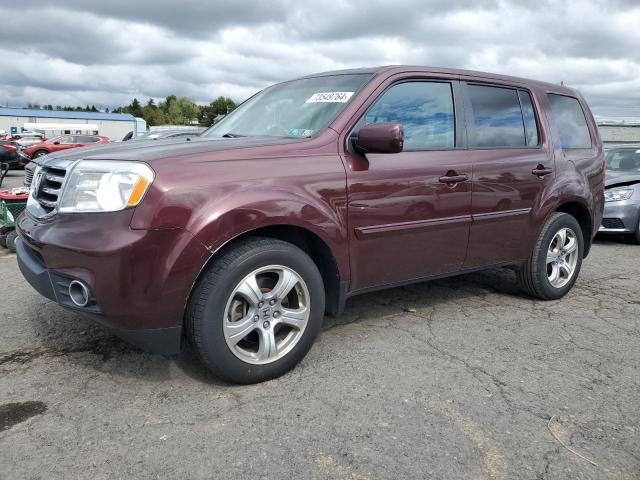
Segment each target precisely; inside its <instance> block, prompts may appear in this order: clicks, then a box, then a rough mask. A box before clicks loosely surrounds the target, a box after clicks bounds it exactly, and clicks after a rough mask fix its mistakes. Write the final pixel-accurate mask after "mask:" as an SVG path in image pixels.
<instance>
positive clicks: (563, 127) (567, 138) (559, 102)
mask: <svg viewBox="0 0 640 480" xmlns="http://www.w3.org/2000/svg"><path fill="white" fill-rule="evenodd" d="M548 97H549V104H550V105H551V116H552V117H553V121H554V123H555V124H556V127H557V128H558V133H559V134H560V142H561V143H562V148H563V149H565V150H570V149H572V148H591V135H590V134H589V127H587V120H586V118H585V117H584V112H583V111H582V107H581V106H580V102H578V100H577V99H575V98H573V97H567V96H564V95H556V94H553V93H550V94H548Z"/></svg>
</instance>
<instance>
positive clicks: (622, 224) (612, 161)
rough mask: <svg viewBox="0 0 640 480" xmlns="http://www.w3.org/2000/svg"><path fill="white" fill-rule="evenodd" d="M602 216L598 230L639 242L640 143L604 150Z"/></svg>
mask: <svg viewBox="0 0 640 480" xmlns="http://www.w3.org/2000/svg"><path fill="white" fill-rule="evenodd" d="M604 198H605V206H604V218H603V219H602V226H601V227H600V233H604V234H612V233H614V234H623V235H627V236H628V237H629V238H631V239H632V240H634V241H635V242H636V243H638V244H640V145H637V146H626V147H617V148H612V149H610V150H607V175H606V182H605V193H604Z"/></svg>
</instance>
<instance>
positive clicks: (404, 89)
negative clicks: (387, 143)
mask: <svg viewBox="0 0 640 480" xmlns="http://www.w3.org/2000/svg"><path fill="white" fill-rule="evenodd" d="M364 120H365V123H367V124H369V123H386V122H391V123H400V124H402V126H403V128H404V150H441V149H448V148H453V147H455V120H454V114H453V95H452V92H451V84H450V83H445V82H407V83H401V84H398V85H395V86H393V87H391V88H390V89H389V90H387V91H386V92H385V93H384V94H383V95H382V96H381V97H380V98H379V99H378V100H377V101H376V103H375V104H374V105H373V106H372V107H371V109H370V110H369V111H368V112H367V114H366V116H365V119H364Z"/></svg>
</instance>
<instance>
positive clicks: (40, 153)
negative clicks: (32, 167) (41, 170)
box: [31, 150, 49, 158]
mask: <svg viewBox="0 0 640 480" xmlns="http://www.w3.org/2000/svg"><path fill="white" fill-rule="evenodd" d="M48 154H49V152H47V151H46V150H36V151H35V152H33V156H32V157H31V158H38V157H44V156H45V155H48Z"/></svg>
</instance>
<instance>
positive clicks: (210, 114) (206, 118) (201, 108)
mask: <svg viewBox="0 0 640 480" xmlns="http://www.w3.org/2000/svg"><path fill="white" fill-rule="evenodd" d="M236 107H237V104H236V103H235V102H234V101H233V100H231V99H230V98H228V97H222V96H220V97H218V98H216V99H215V100H214V101H212V102H211V103H209V104H208V105H198V104H197V103H195V102H194V101H192V100H191V99H189V98H187V97H176V96H175V95H169V96H168V97H167V98H165V99H164V100H163V101H161V102H159V103H158V104H156V102H155V101H154V100H153V98H150V99H149V100H148V101H147V103H146V104H145V105H144V106H143V105H142V104H141V103H140V101H139V100H138V99H137V98H134V99H133V100H132V101H131V103H130V104H129V105H125V106H122V107H117V108H114V109H113V110H112V111H111V113H129V114H131V115H133V116H134V117H140V118H144V120H145V121H146V122H147V125H149V126H150V127H153V126H156V125H201V126H204V127H209V126H211V125H213V124H214V122H215V120H216V118H218V117H219V116H223V115H226V114H228V113H230V112H231V111H232V110H234V109H235V108H236ZM28 108H35V109H41V110H61V111H67V112H99V111H101V110H98V109H97V108H96V107H95V105H91V106H89V105H87V106H85V107H82V106H76V107H72V106H67V105H56V106H55V108H54V107H53V105H43V106H40V105H38V104H31V103H30V104H29V106H28ZM104 112H105V113H109V109H108V108H107V109H105V110H104Z"/></svg>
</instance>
